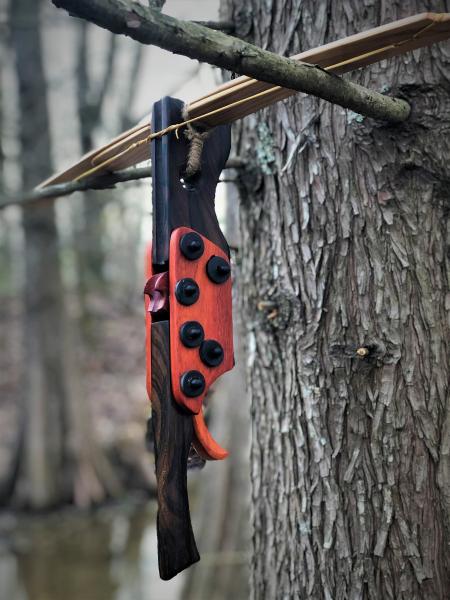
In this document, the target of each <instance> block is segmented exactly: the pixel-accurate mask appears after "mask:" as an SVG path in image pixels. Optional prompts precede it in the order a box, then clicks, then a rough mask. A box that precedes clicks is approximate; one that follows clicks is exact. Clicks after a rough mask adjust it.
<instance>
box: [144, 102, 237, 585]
mask: <svg viewBox="0 0 450 600" xmlns="http://www.w3.org/2000/svg"><path fill="white" fill-rule="evenodd" d="M182 110H183V103H182V102H181V101H179V100H175V99H173V98H163V99H162V100H160V101H159V102H157V103H156V104H155V105H154V108H153V121H152V124H153V127H154V129H155V130H156V129H162V128H165V127H167V126H168V125H171V124H173V123H177V122H179V121H180V120H181V118H182ZM229 151H230V126H229V125H224V126H221V127H217V128H216V129H214V130H212V131H211V132H210V133H209V135H208V137H207V139H206V141H205V143H204V148H203V152H202V155H201V163H200V169H199V171H198V172H197V173H196V174H195V176H191V177H190V178H188V177H187V176H186V174H185V168H186V164H187V157H188V153H189V142H188V140H187V139H186V137H185V136H184V132H183V131H181V132H180V133H179V135H178V136H177V135H175V133H171V134H170V135H167V136H164V137H162V138H159V139H155V140H153V142H152V164H153V242H152V247H151V251H149V253H148V256H147V283H146V286H145V290H144V292H145V306H146V333H147V343H146V347H147V389H148V393H149V396H150V399H151V403H152V423H153V434H154V435H153V437H154V443H155V461H156V478H157V486H158V518H157V533H158V561H159V570H160V575H161V578H162V579H170V578H172V577H173V576H174V575H176V574H177V573H179V572H180V571H182V570H183V569H185V568H186V567H188V566H189V565H191V564H192V563H194V562H196V561H198V560H199V554H198V550H197V547H196V543H195V539H194V535H193V532H192V526H191V520H190V513H189V500H188V494H187V467H188V458H189V455H190V453H192V452H193V451H195V452H196V453H197V454H198V455H199V456H200V457H201V458H202V459H204V460H220V459H223V458H225V457H226V456H227V454H228V453H227V451H226V450H224V449H223V448H222V447H221V446H220V445H219V444H218V443H217V442H216V441H215V440H214V439H213V438H212V436H211V434H210V433H209V431H208V429H207V426H206V424H205V421H204V418H203V408H202V406H203V401H204V399H205V396H206V394H207V392H208V389H209V387H210V386H211V384H212V383H213V381H215V380H216V379H217V377H219V376H220V375H221V374H222V373H224V372H225V371H228V370H230V369H231V368H232V367H233V365H234V358H233V339H232V322H231V276H230V262H229V248H228V245H227V242H226V240H225V238H224V236H223V234H222V232H221V230H220V227H219V223H218V221H217V217H216V213H215V210H214V198H215V191H216V186H217V183H218V180H219V176H220V173H221V171H222V169H223V168H224V166H225V163H226V161H227V158H228V154H229Z"/></svg>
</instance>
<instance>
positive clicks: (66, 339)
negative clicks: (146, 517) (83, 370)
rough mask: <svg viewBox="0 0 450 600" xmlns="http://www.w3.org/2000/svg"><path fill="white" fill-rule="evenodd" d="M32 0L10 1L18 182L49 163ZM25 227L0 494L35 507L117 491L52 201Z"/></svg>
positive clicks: (34, 178) (28, 212) (27, 182)
mask: <svg viewBox="0 0 450 600" xmlns="http://www.w3.org/2000/svg"><path fill="white" fill-rule="evenodd" d="M40 4H41V3H40V2H36V1H35V0H14V1H13V2H11V3H10V18H11V36H12V44H13V48H14V50H15V58H16V73H17V81H18V93H19V105H20V123H19V135H20V146H21V158H22V161H21V177H22V186H23V188H24V189H30V188H32V187H33V186H35V185H36V184H38V183H39V182H40V181H42V180H43V179H44V178H45V177H46V176H47V175H48V173H49V172H51V170H52V160H51V142H50V133H49V132H50V129H49V113H48V104H47V84H46V79H45V73H44V67H43V59H42V46H41V38H40V30H39V10H40ZM23 230H24V243H25V250H24V251H25V289H24V291H23V292H24V322H23V326H24V328H23V344H24V355H23V377H22V382H23V383H22V386H21V389H22V392H23V397H22V399H21V401H22V402H21V408H20V435H19V444H18V450H17V456H16V461H15V465H13V468H12V470H11V472H10V473H9V477H8V484H7V485H5V492H4V498H3V500H4V501H8V500H9V499H10V497H11V496H13V497H14V500H15V502H16V503H17V504H19V505H25V506H29V507H31V508H34V509H40V508H47V507H50V506H54V505H57V504H61V503H64V502H71V501H74V502H75V503H77V504H81V505H86V504H90V503H91V502H94V501H99V500H101V499H102V498H104V496H105V494H108V493H109V494H111V493H114V492H115V491H117V482H116V478H115V476H114V475H113V474H112V472H111V471H110V469H109V466H108V464H107V462H106V460H105V457H104V456H103V455H102V454H101V452H100V451H99V449H98V448H97V446H96V445H95V444H94V440H93V436H92V429H91V421H90V417H89V414H88V407H87V405H86V402H85V398H84V395H83V394H82V393H81V391H80V387H79V380H78V377H77V374H76V370H75V369H76V366H75V361H74V352H73V340H72V339H71V337H70V324H69V319H68V315H67V311H66V302H65V297H64V288H63V284H62V280H61V270H60V255H59V241H58V229H57V224H56V218H55V210H54V205H53V204H48V205H41V206H34V207H29V208H27V209H25V210H24V211H23Z"/></svg>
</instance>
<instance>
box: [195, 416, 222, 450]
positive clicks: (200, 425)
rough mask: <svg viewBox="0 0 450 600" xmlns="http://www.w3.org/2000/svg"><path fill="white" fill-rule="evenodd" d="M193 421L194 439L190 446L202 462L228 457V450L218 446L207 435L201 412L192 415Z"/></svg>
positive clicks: (210, 436) (208, 434)
mask: <svg viewBox="0 0 450 600" xmlns="http://www.w3.org/2000/svg"><path fill="white" fill-rule="evenodd" d="M192 418H193V420H194V434H195V435H194V439H193V441H192V445H193V446H194V448H195V450H196V451H197V453H198V454H199V455H200V456H201V457H202V458H203V459H204V460H223V459H224V458H226V457H227V456H228V450H225V448H222V446H219V444H218V443H217V442H216V440H215V439H214V438H213V437H212V435H211V434H210V433H209V430H208V428H207V427H206V423H205V419H204V418H203V410H200V412H199V413H198V414H196V415H192Z"/></svg>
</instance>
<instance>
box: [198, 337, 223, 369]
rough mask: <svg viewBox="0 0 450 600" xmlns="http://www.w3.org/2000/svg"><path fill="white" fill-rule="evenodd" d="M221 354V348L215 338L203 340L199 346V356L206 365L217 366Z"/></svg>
mask: <svg viewBox="0 0 450 600" xmlns="http://www.w3.org/2000/svg"><path fill="white" fill-rule="evenodd" d="M223 356H224V352H223V348H222V346H221V345H220V344H219V342H216V340H205V341H204V342H203V343H202V345H201V346H200V358H201V359H202V361H203V362H204V363H205V365H208V367H218V366H219V365H220V364H221V363H222V361H223Z"/></svg>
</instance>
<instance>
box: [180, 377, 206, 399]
mask: <svg viewBox="0 0 450 600" xmlns="http://www.w3.org/2000/svg"><path fill="white" fill-rule="evenodd" d="M180 383H181V390H182V392H183V394H185V395H186V396H188V397H189V398H196V397H197V396H200V395H201V394H203V392H204V391H205V385H206V384H205V378H204V377H203V375H202V374H201V373H200V371H186V373H183V375H182V376H181V380H180Z"/></svg>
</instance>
